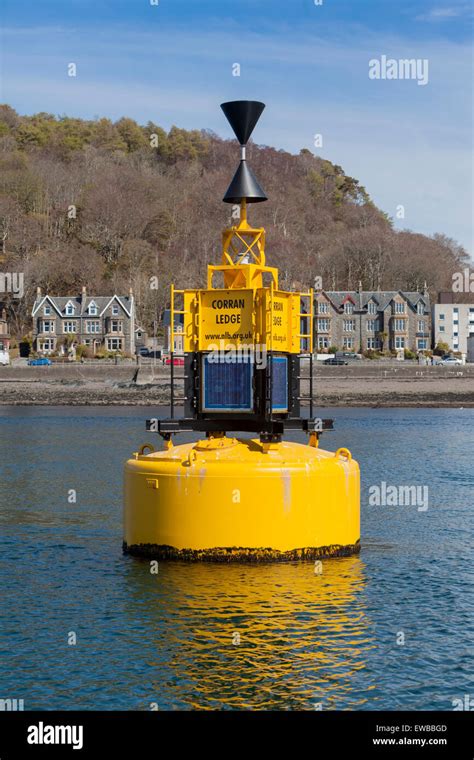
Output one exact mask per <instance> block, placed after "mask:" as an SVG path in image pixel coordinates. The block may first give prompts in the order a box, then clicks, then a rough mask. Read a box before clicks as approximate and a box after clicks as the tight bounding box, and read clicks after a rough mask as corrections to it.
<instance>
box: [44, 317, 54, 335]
mask: <svg viewBox="0 0 474 760" xmlns="http://www.w3.org/2000/svg"><path fill="white" fill-rule="evenodd" d="M54 331H55V330H54V321H53V320H52V319H43V332H45V333H53V332H54Z"/></svg>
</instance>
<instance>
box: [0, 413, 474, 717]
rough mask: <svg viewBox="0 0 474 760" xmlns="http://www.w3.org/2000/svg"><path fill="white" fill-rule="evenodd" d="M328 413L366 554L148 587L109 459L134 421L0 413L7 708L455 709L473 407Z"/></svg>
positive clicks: (207, 568) (461, 674)
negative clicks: (385, 496)
mask: <svg viewBox="0 0 474 760" xmlns="http://www.w3.org/2000/svg"><path fill="white" fill-rule="evenodd" d="M153 413H154V414H155V415H156V410H155V409H154V410H153ZM329 414H330V415H331V416H334V417H335V418H336V432H335V433H333V434H330V435H328V436H327V437H326V438H325V439H324V445H325V447H327V448H329V449H331V450H335V449H336V448H338V447H339V446H342V445H344V446H348V447H349V448H350V449H351V450H352V452H353V454H354V456H356V458H357V459H358V460H359V462H360V465H361V474H362V551H361V554H360V556H357V557H351V558H340V559H332V560H325V561H324V562H323V574H322V575H315V573H314V567H313V564H312V563H303V564H299V563H291V564H277V565H272V564H264V565H242V564H239V565H235V564H232V565H229V566H224V565H216V564H186V563H177V562H173V563H166V562H160V565H159V572H158V574H157V575H154V574H152V573H150V565H149V563H148V562H146V561H144V560H139V559H136V558H132V557H128V556H123V555H122V552H121V541H122V466H123V462H124V460H125V459H126V458H127V457H128V456H129V455H130V452H132V451H133V450H136V448H137V444H139V443H143V442H144V440H145V439H146V436H145V435H144V432H143V428H144V423H143V420H144V418H145V417H146V416H149V413H148V415H147V410H145V409H124V410H123V409H116V408H115V409H101V410H94V409H87V408H82V409H74V410H71V409H59V410H58V409H53V408H52V409H44V408H36V409H31V408H30V409H28V408H27V409H22V408H15V409H7V408H3V409H2V410H1V411H0V433H1V435H0V467H1V473H0V475H1V477H0V541H1V547H0V582H1V595H2V598H1V601H2V603H1V605H0V698H8V697H10V698H17V699H24V701H25V709H66V710H67V709H111V710H114V709H135V710H148V709H150V705H151V704H152V703H155V704H156V705H157V706H158V708H159V709H161V710H166V709H195V708H198V709H212V708H219V709H221V708H224V709H243V708H252V709H290V710H297V709H319V706H321V708H322V709H357V708H361V709H414V710H421V709H441V710H450V709H452V700H453V699H459V698H461V699H462V698H463V696H464V695H465V694H471V695H472V694H474V681H473V676H472V668H471V666H470V657H471V656H472V650H473V644H474V598H473V576H474V571H473V567H472V553H473V552H472V550H473V541H472V536H473V533H474V506H473V505H474V495H473V491H474V476H473V468H472V448H473V432H472V431H473V427H474V425H473V423H474V410H433V409H429V410H393V409H388V410H383V409H380V410H363V409H361V410H337V411H335V412H333V413H332V414H331V413H329ZM321 415H322V416H328V411H327V410H324V411H323V410H321ZM298 435H299V436H300V437H298ZM292 438H293V439H296V440H301V442H303V441H304V440H305V439H304V437H303V436H302V435H301V434H293V435H292ZM187 439H189V437H186V436H183V437H182V440H187ZM382 481H385V482H386V483H388V484H407V485H411V484H413V485H421V486H424V485H427V486H428V487H429V508H428V510H427V511H425V512H419V511H418V510H417V509H416V508H411V507H404V508H399V507H371V506H369V503H368V498H367V493H368V488H369V487H370V486H371V485H372V484H380V483H381V482H382ZM71 489H74V490H75V491H76V494H77V499H76V502H75V503H70V502H69V501H68V494H69V493H70V491H71ZM71 632H75V634H76V636H77V643H76V645H75V646H70V645H68V635H69V634H70V633H71Z"/></svg>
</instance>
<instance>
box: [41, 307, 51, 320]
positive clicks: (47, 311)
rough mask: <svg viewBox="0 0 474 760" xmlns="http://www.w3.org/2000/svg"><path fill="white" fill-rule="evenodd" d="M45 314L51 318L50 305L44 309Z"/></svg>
mask: <svg viewBox="0 0 474 760" xmlns="http://www.w3.org/2000/svg"><path fill="white" fill-rule="evenodd" d="M43 314H44V316H45V317H50V316H51V306H50V305H49V304H46V306H45V307H44V309H43Z"/></svg>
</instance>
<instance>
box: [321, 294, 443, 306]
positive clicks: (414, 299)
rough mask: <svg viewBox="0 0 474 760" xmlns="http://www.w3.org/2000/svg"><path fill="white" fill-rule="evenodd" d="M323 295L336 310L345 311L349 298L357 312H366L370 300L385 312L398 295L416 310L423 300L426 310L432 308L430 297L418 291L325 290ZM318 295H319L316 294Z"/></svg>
mask: <svg viewBox="0 0 474 760" xmlns="http://www.w3.org/2000/svg"><path fill="white" fill-rule="evenodd" d="M321 294H322V295H325V296H326V297H327V298H328V299H329V300H330V301H331V303H332V304H333V305H334V306H335V308H336V309H341V310H342V309H343V308H344V302H345V301H347V300H348V297H349V298H350V299H351V300H352V301H353V302H354V304H355V309H356V310H357V311H366V309H367V304H368V302H369V301H370V300H373V301H375V303H376V304H377V305H378V308H379V310H384V309H386V308H387V306H388V305H389V304H390V302H391V301H392V300H393V299H394V298H395V297H396V296H398V295H401V296H403V298H405V299H406V301H407V302H408V303H409V304H410V305H411V306H412V307H413V308H416V305H417V304H418V301H419V300H420V299H421V300H422V301H423V302H424V303H425V305H426V310H427V311H429V308H430V297H429V295H424V294H423V293H419V292H418V291H406V290H405V291H404V290H361V291H357V290H323V291H321ZM316 295H318V294H316Z"/></svg>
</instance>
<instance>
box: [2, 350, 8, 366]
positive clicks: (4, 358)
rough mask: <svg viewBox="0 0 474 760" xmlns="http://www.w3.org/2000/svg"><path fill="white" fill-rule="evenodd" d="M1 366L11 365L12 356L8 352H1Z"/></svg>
mask: <svg viewBox="0 0 474 760" xmlns="http://www.w3.org/2000/svg"><path fill="white" fill-rule="evenodd" d="M0 364H1V365H2V366H3V367H7V366H8V365H9V364H10V355H9V353H8V351H0Z"/></svg>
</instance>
